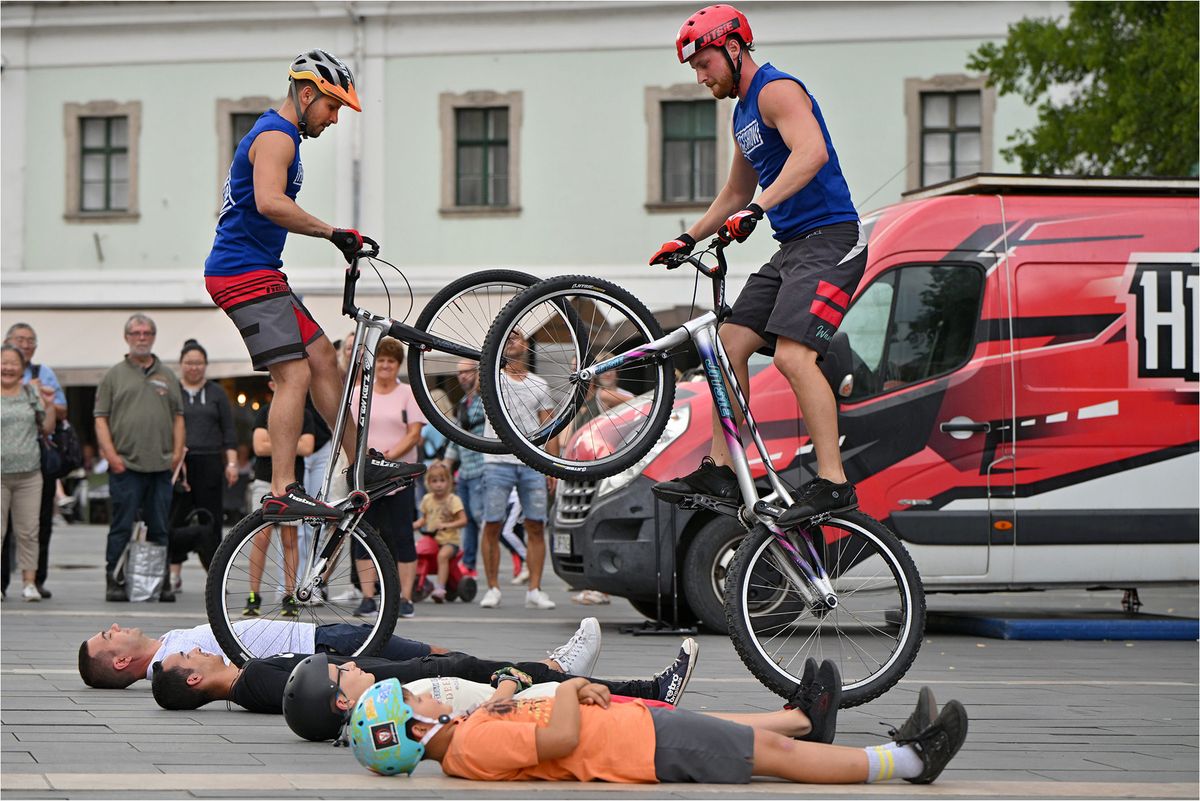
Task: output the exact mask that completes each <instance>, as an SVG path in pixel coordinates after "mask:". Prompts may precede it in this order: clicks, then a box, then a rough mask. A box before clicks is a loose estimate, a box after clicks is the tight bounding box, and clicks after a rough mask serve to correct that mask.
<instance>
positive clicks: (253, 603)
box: [242, 592, 262, 617]
mask: <svg viewBox="0 0 1200 801" xmlns="http://www.w3.org/2000/svg"><path fill="white" fill-rule="evenodd" d="M261 606H262V596H261V595H259V594H258V593H257V592H252V593H250V596H249V597H248V598H246V605H245V606H244V607H243V608H242V617H258V616H259V615H261V614H262V612H260V611H259V608H260V607H261Z"/></svg>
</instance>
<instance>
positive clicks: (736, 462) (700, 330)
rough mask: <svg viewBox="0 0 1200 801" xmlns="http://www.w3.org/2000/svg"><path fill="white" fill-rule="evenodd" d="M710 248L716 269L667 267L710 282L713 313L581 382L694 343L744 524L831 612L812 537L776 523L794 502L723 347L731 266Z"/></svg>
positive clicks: (832, 597) (831, 596) (599, 367)
mask: <svg viewBox="0 0 1200 801" xmlns="http://www.w3.org/2000/svg"><path fill="white" fill-rule="evenodd" d="M709 247H710V250H711V251H712V252H713V253H715V255H716V258H717V264H716V265H715V266H713V265H706V264H704V263H702V262H701V261H700V258H699V256H702V255H704V254H703V253H702V254H699V255H698V256H691V257H687V258H684V259H679V260H678V261H677V262H676V263H675V264H674V266H669V267H668V269H674V267H678V266H679V265H681V264H683V263H685V262H686V263H689V264H691V265H692V266H693V267H695V268H696V269H697V270H699V271H700V272H701V273H703V274H704V275H706V276H708V277H709V278H711V279H712V282H713V311H708V312H705V313H704V314H702V315H700V316H699V317H696V318H694V319H692V320H689V321H687V322H685V323H683V324H682V325H681V326H680V327H679V328H677V329H675V330H674V331H672V332H670V333H669V334H667V335H665V336H663V337H661V338H659V339H656V340H655V341H653V342H650V343H648V344H646V345H640V346H638V347H636V348H633V349H631V350H628V351H625V352H623V353H620V354H617V355H616V356H614V357H613V358H611V359H607V360H605V361H603V362H601V363H599V364H596V365H594V366H592V367H591V368H589V369H585V370H580V371H579V381H580V383H581V384H582V385H584V386H586V385H587V383H588V382H589V381H591V380H592V379H593V378H595V377H596V376H599V375H602V374H604V373H607V372H610V371H612V370H615V369H618V368H620V367H624V366H628V365H630V364H634V363H636V362H639V361H644V360H647V359H652V358H656V357H660V356H661V355H662V354H665V353H667V352H669V351H671V350H672V349H674V348H677V347H681V346H683V345H685V344H687V342H688V340H689V339H690V340H692V341H693V342H695V343H696V349H697V351H698V352H699V354H700V363H701V364H702V365H703V367H704V376H705V379H706V380H707V381H708V387H709V391H710V392H711V394H712V398H713V403H714V404H715V406H716V414H717V416H718V417H719V418H720V420H721V429H722V432H723V433H724V435H725V444H726V445H727V446H728V448H729V454H730V456H731V457H732V460H733V470H734V474H735V475H736V476H737V482H738V487H739V489H740V490H741V494H742V500H743V506H742V508H741V509H740V510H739V514H738V517H739V520H740V522H741V523H742V525H743V526H745V527H746V528H747V529H750V528H752V527H753V526H754V525H756V524H762V525H765V526H766V527H767V529H768V530H769V531H770V532H771V533H772V534H773V535H774V538H775V545H776V547H777V549H778V550H780V551H782V552H783V553H785V554H786V555H787V557H788V558H786V559H780V560H779V564H780V566H781V567H782V568H783V569H784V570H785V571H786V572H788V574H789V575H788V578H790V579H791V580H792V581H793V583H794V584H795V585H796V586H797V587H800V588H802V589H803V590H804V591H805V592H806V593H807V594H809V597H807V598H806V600H807V601H808V602H809V603H814V602H817V601H819V602H821V603H823V604H825V605H826V607H827V608H829V609H832V608H834V607H836V606H837V593H835V592H834V590H833V585H832V584H831V582H830V580H829V576H828V574H827V573H826V571H825V567H824V565H823V564H822V562H821V559H820V557H819V556H818V555H817V551H816V547H815V546H814V545H813V541H812V535H811V534H810V533H809V531H808V530H807V529H805V528H798V529H795V530H796V531H798V532H799V534H800V536H799V539H800V540H801V543H802V546H803V549H804V550H805V551H806V552H807V555H806V554H805V553H802V552H801V545H800V544H798V543H797V542H795V541H794V540H793V538H792V537H791V536H789V535H788V533H787V532H786V531H784V530H783V529H780V528H779V527H778V526H776V525H775V519H776V518H778V517H779V515H781V514H783V511H784V507H779V506H776V505H775V504H774V503H772V502H773V501H775V500H780V501H782V502H783V503H784V504H785V507H786V506H790V505H791V504H792V501H793V498H792V495H791V492H790V491H789V490H788V487H787V485H786V484H784V482H783V480H782V479H781V478H780V477H779V473H778V472H777V471H776V469H775V465H774V463H773V462H772V460H771V455H770V453H769V452H768V450H767V447H766V444H765V443H764V442H763V439H762V436H761V434H760V433H759V431H758V425H757V424H756V423H755V422H754V415H753V414H752V413H751V411H750V403H749V401H748V400H747V398H746V395H745V393H744V392H743V391H742V388H741V385H740V383H739V382H738V380H737V374H736V373H735V372H734V370H733V365H732V364H731V363H730V361H729V356H728V354H727V353H726V352H725V347H724V345H722V344H721V338H720V335H719V333H718V327H719V325H720V323H721V322H722V321H723V320H724V319H725V318H726V317H728V316H729V312H730V309H729V307H728V306H726V304H725V276H726V274H727V273H728V263H727V262H726V260H725V252H724V249H725V245H724V244H721V243H719V241H718V240H713V242H712V243H710V246H709ZM705 252H708V251H705ZM726 386H728V387H729V389H730V390H732V393H733V402H734V403H736V404H737V407H738V409H739V410H740V411H741V413H742V417H743V419H744V420H745V421H746V427H747V429H748V430H749V432H750V437H751V439H752V440H753V442H754V445H755V447H757V448H758V452H759V455H760V456H761V457H762V463H763V467H765V468H766V471H767V481H768V482H769V483H770V485H771V492H770V493H768V494H767V495H766V496H765V497H764V496H760V495H759V494H758V487H757V486H756V485H755V483H754V478H753V476H752V475H751V473H750V462H749V459H748V458H747V456H746V449H745V446H744V445H743V443H742V437H741V434H740V433H739V431H738V424H737V420H736V418H735V417H734V413H733V405H732V404H731V403H730V398H729V392H728V391H727V390H726Z"/></svg>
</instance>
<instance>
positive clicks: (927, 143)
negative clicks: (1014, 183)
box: [905, 75, 996, 189]
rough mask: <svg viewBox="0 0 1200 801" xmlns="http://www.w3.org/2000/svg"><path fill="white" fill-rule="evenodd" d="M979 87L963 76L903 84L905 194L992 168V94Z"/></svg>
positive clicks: (979, 83)
mask: <svg viewBox="0 0 1200 801" xmlns="http://www.w3.org/2000/svg"><path fill="white" fill-rule="evenodd" d="M984 83H985V82H984V79H983V78H971V77H969V76H965V75H940V76H937V77H935V78H931V79H928V80H919V79H909V80H907V81H905V95H906V98H905V111H906V114H907V115H908V170H907V173H908V181H907V183H908V187H907V188H908V189H916V188H918V187H921V186H928V185H930V184H936V183H940V182H942V181H949V180H951V179H954V178H960V177H962V176H964V175H970V174H972V173H977V172H988V171H989V170H991V169H992V134H993V119H994V116H995V108H996V95H995V91H994V90H993V89H990V88H988V87H987V86H985V85H984Z"/></svg>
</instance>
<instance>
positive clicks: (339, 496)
mask: <svg viewBox="0 0 1200 801" xmlns="http://www.w3.org/2000/svg"><path fill="white" fill-rule="evenodd" d="M377 256H378V250H377V249H376V248H372V247H367V248H365V249H364V250H363V251H361V252H360V253H359V256H358V258H356V259H355V260H354V261H353V262H352V263H351V264H350V265H349V266H348V267H347V269H346V278H345V284H344V288H343V295H342V313H343V314H345V315H346V316H348V317H350V318H351V319H353V320H354V321H355V333H354V342H355V347H354V351H353V354H354V355H353V358H352V361H351V369H350V370H349V371H348V373H347V375H346V379H345V382H344V385H343V391H342V398H341V405H340V406H339V411H338V416H337V418H336V420H335V421H334V425H333V436H332V442H333V443H335V446H336V443H340V442H341V441H342V433H343V432H344V431H345V426H346V421H347V416H348V414H349V413H350V409H351V404H352V403H354V410H355V413H356V415H357V423H358V440H357V451H356V453H355V459H354V465H353V470H351V471H349V474H348V476H347V485H348V486H347V488H346V492H345V493H344V494H343V493H342V492H340V491H339V492H337V493H334V492H333V487H334V482H335V480H336V478H337V476H336V472H337V471H336V469H335V466H334V460H333V459H331V464H330V469H329V470H327V471H326V476H325V481H324V483H323V484H322V487H321V490H320V492H319V493H318V494H317V497H318V498H320V499H331V501H330V502H331V503H332V505H333V506H336V507H337V508H339V509H341V510H343V511H344V512H345V515H344V516H343V517H342V519H341V520H339V521H338V522H337V523H331V524H326V525H320V524H314V528H315V529H316V531H317V533H316V535H315V536H313V537H312V538H311V547H307V548H303V549H301V550H302V551H303V552H301V553H299V554H298V557H297V560H296V565H295V567H294V568H293V567H289V565H287V564H286V562H287V560H286V558H284V557H283V555H282V554H280V553H278V549H277V550H276V552H274V553H272V552H270V551H269V550H265V549H264V548H262V547H256V545H255V539H256V536H257V535H258V534H260V533H261V532H263V531H267V530H270V529H271V528H272V527H273V526H275V525H276V524H275V523H271V522H266V521H264V520H263V519H262V511H261V510H256V511H254V512H252V513H251V514H249V515H248V516H246V517H245V518H243V519H242V520H241V521H239V522H238V523H237V524H236V525H235V526H234V527H233V528H232V529H231V530H230V532H229V534H227V535H226V536H225V538H224V539H223V540H222V542H221V544H220V546H219V547H218V548H217V551H216V553H215V554H214V556H213V560H212V563H211V565H210V567H209V573H208V580H207V584H206V591H205V606H206V611H207V613H208V620H209V623H210V624H211V626H212V630H213V634H214V636H215V637H216V640H217V642H218V643H219V644H220V645H221V648H222V649H223V650H224V652H225V654H226V655H227V656H228V657H229V659H230V660H231V661H232V662H234V663H235V664H237V665H239V666H240V665H242V664H244V663H245V661H246V660H247V659H250V658H252V657H254V656H266V655H270V654H274V653H276V652H280V651H289V650H296V649H297V648H299V647H300V645H302V644H304V643H299V644H298V643H297V640H296V638H297V631H298V630H297V629H294V628H291V627H284V626H277V625H269V624H272V623H276V622H289V623H295V622H309V623H313V624H315V625H318V626H319V625H323V624H327V623H365V625H366V627H367V629H366V631H365V633H364V638H363V642H362V644H361V645H360V646H359V647H358V649H356V650H355V651H354V653H352V654H347V655H348V656H368V655H370V654H372V653H374V652H376V651H377V650H378V648H379V647H380V646H381V645H382V644H383V643H384V642H385V641H386V639H387V638H388V637H390V636H391V634H392V630H393V629H394V628H395V624H396V620H397V617H398V615H399V595H400V591H399V587H400V579H399V575H398V573H397V570H396V561H395V559H394V558H393V557H392V556H391V554H390V552H389V551H388V548H387V546H386V545H385V544H384V542H383V540H382V539H381V538H380V537H379V535H378V533H377V532H375V531H374V529H372V527H371V526H370V525H369V524H367V523H366V522H365V521H364V520H363V514H364V513H365V511H366V508H367V506H368V505H369V504H370V502H371V501H373V500H375V499H376V498H379V497H382V496H384V495H387V494H388V493H390V492H392V491H394V490H396V489H399V488H402V487H405V486H407V485H408V484H409V483H411V481H412V480H413V479H412V478H407V479H400V480H393V481H389V482H387V483H385V484H382V485H380V486H374V487H366V486H364V475H363V474H364V466H365V465H366V463H367V459H368V458H369V457H368V449H367V430H368V426H369V421H370V408H371V398H372V394H373V393H372V386H373V374H374V369H375V350H376V346H377V345H378V343H379V341H380V339H382V338H383V337H384V336H392V337H395V338H396V339H398V340H400V341H401V342H403V343H405V344H407V345H408V368H409V381H410V385H411V387H412V390H413V394H414V396H415V397H416V400H417V403H418V405H419V406H420V407H421V409H422V410H423V411H424V412H425V414H426V417H427V419H428V420H429V422H430V423H432V424H433V426H434V427H435V428H437V429H438V430H439V431H441V432H442V433H443V434H445V435H446V437H447V438H449V439H451V440H452V441H454V442H456V443H458V444H459V445H462V446H464V447H467V448H471V449H473V450H477V451H482V452H485V453H505V452H507V447H506V446H505V445H504V443H503V442H501V441H500V440H499V439H498V438H496V437H492V436H485V435H482V434H477V433H474V432H472V431H470V430H469V429H467V428H464V427H463V425H462V424H461V423H460V421H459V420H458V418H457V416H456V415H454V414H452V413H450V412H447V411H443V410H442V409H441V408H440V407H439V406H438V405H437V403H436V401H435V399H434V397H433V391H434V389H435V387H436V384H437V380H438V378H439V377H442V376H445V375H447V374H448V375H454V374H455V371H456V368H457V366H458V363H459V361H460V360H462V359H467V360H471V361H474V362H478V360H479V348H480V345H481V344H482V339H483V334H484V331H485V326H486V325H487V324H488V323H489V322H490V319H491V317H494V316H495V314H496V312H497V311H498V310H499V309H500V308H501V307H502V306H503V305H504V303H505V302H506V301H507V300H508V299H509V298H511V297H512V296H513V295H515V294H516V293H517V291H518V290H521V289H525V288H527V287H529V286H532V285H533V284H534V283H536V281H537V278H535V277H534V276H531V275H528V274H525V273H521V272H517V271H513V270H485V271H482V272H477V273H473V274H471V275H467V276H464V277H462V278H460V279H458V280H456V281H453V282H451V283H450V284H448V285H447V286H446V287H444V288H443V289H442V290H441V291H440V292H438V293H437V294H436V295H434V297H433V298H432V299H431V300H430V301H429V303H428V304H426V306H425V308H424V309H423V310H422V312H421V314H420V315H419V316H418V318H417V320H416V323H415V325H411V326H410V325H407V324H406V323H404V322H401V321H397V320H395V319H392V318H391V317H390V316H383V315H378V314H374V313H372V312H369V311H367V310H365V309H362V308H360V307H359V306H357V305H356V304H355V293H356V285H357V282H358V279H359V277H360V275H361V269H360V266H359V262H360V260H361V259H374V258H376V257H377ZM381 261H382V260H381ZM384 263H386V262H384ZM371 266H372V269H375V267H374V263H373V262H371ZM393 268H394V266H393ZM397 272H399V271H398V270H397ZM376 274H377V275H378V270H376ZM380 280H381V281H382V280H383V279H382V276H381V277H380ZM384 290H385V292H386V291H387V285H386V283H384ZM388 301H389V315H390V301H391V296H390V293H389V294H388ZM360 377H361V384H362V386H363V388H364V389H363V391H362V392H361V397H360V398H357V399H356V398H355V394H356V389H355V388H356V385H357V384H358V380H359V378H360ZM334 452H335V453H337V451H336V450H335V451H334ZM276 541H277V540H276ZM352 543H357V545H358V546H359V549H360V552H362V553H365V554H366V557H365V558H366V559H367V560H368V561H369V562H370V563H371V565H372V567H374V569H375V571H376V573H375V574H376V576H378V577H379V594H378V596H377V599H378V606H379V612H378V614H377V616H376V617H375V618H374V619H370V620H365V619H360V618H355V617H353V616H352V611H353V609H354V607H355V606H356V605H357V601H358V597H357V596H356V595H355V592H356V588H355V587H354V585H353V581H352V576H353V572H354V570H353V566H352V558H351V556H352V554H351V553H350V547H348V546H350V545H351V544H352ZM252 561H259V562H262V563H266V569H265V570H262V569H259V570H258V571H257V572H258V575H260V576H264V587H266V588H267V589H268V593H270V584H271V582H270V581H267V580H266V579H265V576H269V575H271V574H272V572H274V573H275V574H277V575H279V576H284V577H285V579H284V583H285V584H286V583H287V579H288V578H291V577H292V576H293V575H294V577H295V578H294V586H295V589H294V590H293V593H292V594H293V597H294V598H295V600H296V601H297V602H298V606H294V607H292V608H291V609H290V610H289V609H288V608H287V607H285V606H284V605H283V603H282V595H283V594H284V592H285V591H286V587H282V588H280V587H277V588H276V589H277V590H278V595H279V596H280V597H279V598H278V599H277V600H276V601H275V602H274V603H271V604H267V603H266V601H265V600H264V601H263V605H262V606H261V607H260V609H259V610H258V611H259V615H258V616H256V617H251V618H243V617H242V615H241V611H242V603H243V602H244V600H245V599H246V597H247V596H248V594H249V591H250V584H249V578H250V575H251V562H252ZM289 612H290V613H291V614H293V615H294V616H291V617H289V616H288V614H286V613H289ZM310 647H311V646H310Z"/></svg>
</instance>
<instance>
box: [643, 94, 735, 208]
mask: <svg viewBox="0 0 1200 801" xmlns="http://www.w3.org/2000/svg"><path fill="white" fill-rule="evenodd" d="M732 106H733V104H731V103H724V104H719V103H717V102H716V101H715V100H713V98H712V93H711V92H709V90H708V88H707V87H705V86H699V85H696V84H679V85H676V86H666V87H660V86H650V87H646V97H645V110H646V133H647V153H646V163H647V168H648V170H647V175H646V209H647V210H648V211H651V212H673V211H679V210H686V209H695V210H702V209H706V208H708V204H709V203H710V202H712V199H713V198H714V197H716V194H717V189H718V188H719V187H718V176H720V175H722V174H724V173H725V172H728V169H729V159H730V155H731V148H730V141H731V137H730V136H729V134H728V131H729V129H730V125H731V122H730V115H731V113H732Z"/></svg>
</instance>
